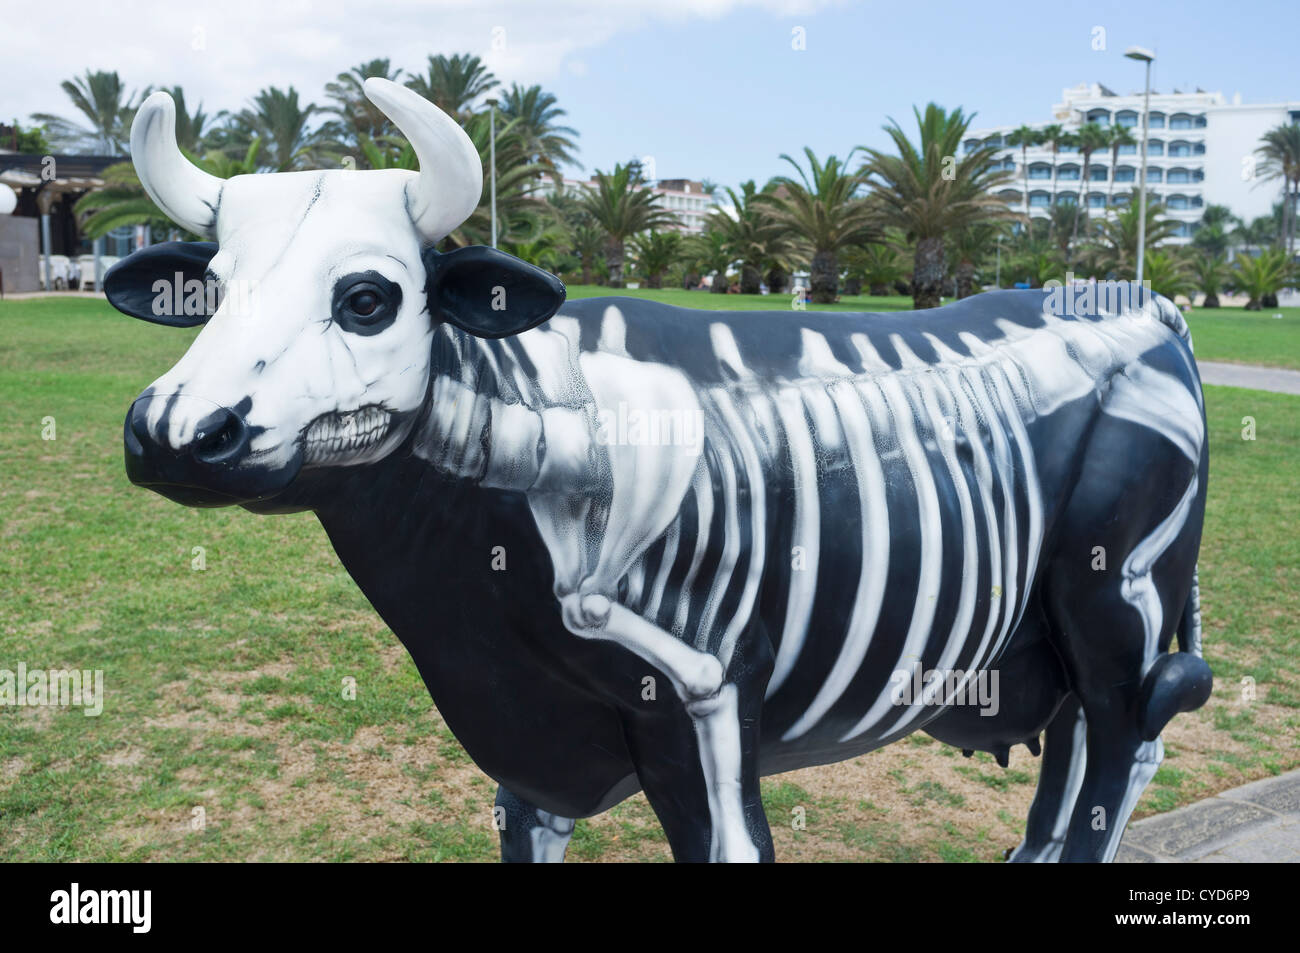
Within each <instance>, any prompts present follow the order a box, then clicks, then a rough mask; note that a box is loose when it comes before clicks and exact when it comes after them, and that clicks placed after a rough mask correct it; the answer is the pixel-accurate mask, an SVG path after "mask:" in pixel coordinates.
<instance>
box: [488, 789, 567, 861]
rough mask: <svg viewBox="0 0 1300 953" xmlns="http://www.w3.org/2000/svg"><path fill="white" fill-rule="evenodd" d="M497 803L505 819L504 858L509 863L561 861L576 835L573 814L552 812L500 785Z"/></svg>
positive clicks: (502, 845)
mask: <svg viewBox="0 0 1300 953" xmlns="http://www.w3.org/2000/svg"><path fill="white" fill-rule="evenodd" d="M496 806H497V809H498V810H499V811H503V812H504V817H503V818H502V819H501V821H502V826H501V860H502V861H504V862H506V863H522V864H558V863H561V862H563V860H564V852H565V850H566V849H567V848H568V846H569V838H570V837H572V836H573V827H574V821H573V818H571V817H561V816H560V815H558V814H551V813H550V812H548V811H543V810H542V809H541V808H539V807H537V806H535V805H533V804H529V803H528V802H527V801H525V800H524V799H523V798H520V797H518V796H517V795H515V794H513V793H511V792H510V791H508V790H507V789H506V788H505V787H504V786H501V787H498V788H497V800H496Z"/></svg>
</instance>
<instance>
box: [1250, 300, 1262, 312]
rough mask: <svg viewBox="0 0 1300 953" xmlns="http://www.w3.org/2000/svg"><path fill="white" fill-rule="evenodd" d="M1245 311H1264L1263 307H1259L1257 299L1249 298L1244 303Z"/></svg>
mask: <svg viewBox="0 0 1300 953" xmlns="http://www.w3.org/2000/svg"><path fill="white" fill-rule="evenodd" d="M1246 310H1247V311H1262V310H1264V309H1263V307H1262V306H1261V305H1260V303H1259V299H1258V298H1251V299H1250V300H1249V301H1247V302H1246Z"/></svg>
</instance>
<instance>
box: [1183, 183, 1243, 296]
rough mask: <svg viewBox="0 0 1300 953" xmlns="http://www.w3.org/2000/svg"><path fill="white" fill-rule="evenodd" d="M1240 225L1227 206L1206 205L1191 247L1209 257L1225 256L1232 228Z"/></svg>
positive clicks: (1230, 242)
mask: <svg viewBox="0 0 1300 953" xmlns="http://www.w3.org/2000/svg"><path fill="white" fill-rule="evenodd" d="M1240 225H1241V220H1240V219H1238V218H1237V216H1235V215H1233V214H1232V209H1230V208H1228V206H1226V205H1207V206H1205V211H1204V212H1202V213H1201V227H1200V228H1198V229H1197V230H1196V234H1195V235H1194V236H1192V245H1193V246H1194V247H1196V248H1199V249H1201V250H1202V251H1205V252H1207V253H1209V254H1210V255H1211V256H1214V255H1226V254H1227V252H1228V248H1229V247H1230V246H1231V245H1232V238H1233V228H1234V226H1237V227H1239V226H1240ZM1201 290H1202V291H1204V290H1205V289H1201ZM1207 307H1208V306H1207Z"/></svg>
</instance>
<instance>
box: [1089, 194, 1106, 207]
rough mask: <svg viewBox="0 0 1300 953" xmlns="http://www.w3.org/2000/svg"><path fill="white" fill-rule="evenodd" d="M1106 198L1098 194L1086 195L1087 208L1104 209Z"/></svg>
mask: <svg viewBox="0 0 1300 953" xmlns="http://www.w3.org/2000/svg"><path fill="white" fill-rule="evenodd" d="M1105 207H1106V196H1104V195H1103V194H1102V193H1100V192H1089V193H1088V208H1105Z"/></svg>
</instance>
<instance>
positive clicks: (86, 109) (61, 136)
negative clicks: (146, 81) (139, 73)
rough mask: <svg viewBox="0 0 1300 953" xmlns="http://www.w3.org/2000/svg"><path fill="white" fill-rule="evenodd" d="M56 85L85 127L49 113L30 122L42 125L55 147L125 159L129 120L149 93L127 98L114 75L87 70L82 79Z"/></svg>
mask: <svg viewBox="0 0 1300 953" xmlns="http://www.w3.org/2000/svg"><path fill="white" fill-rule="evenodd" d="M59 85H60V86H62V88H63V91H64V92H65V93H67V94H68V98H69V99H71V100H72V105H73V106H75V107H76V108H77V111H78V112H79V113H81V115H82V116H84V117H85V118H86V122H87V123H88V125H84V126H83V125H78V124H77V123H75V122H72V121H71V120H68V119H64V118H63V117H61V116H56V115H52V114H51V113H33V114H32V119H34V120H36V121H37V122H39V123H44V124H45V126H46V133H47V135H48V137H49V139H50V141H51V142H52V143H53V144H54V146H55V147H56V148H60V149H93V150H95V151H96V152H98V153H99V154H101V155H125V154H126V153H127V151H128V150H129V149H130V144H131V120H132V119H134V118H135V111H136V109H137V108H138V107H139V105H140V103H141V102H143V101H144V99H145V97H146V96H148V95H149V89H148V88H145V89H143V90H141V91H140V92H139V93H131V94H128V93H127V91H126V86H125V85H124V84H123V82H122V79H121V77H119V76H118V75H117V73H116V72H112V73H110V72H105V71H102V70H86V74H85V75H84V76H78V77H75V78H74V79H70V80H64V81H63V82H62V83H60V84H59Z"/></svg>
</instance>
